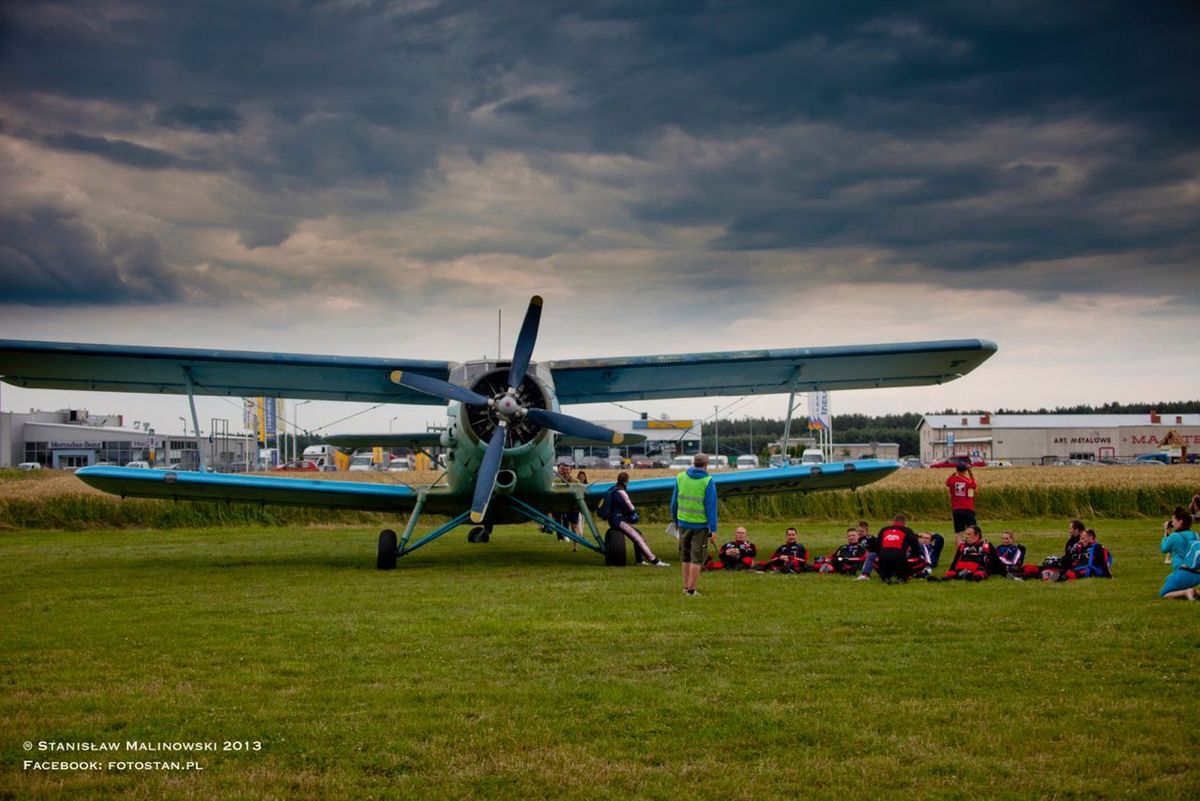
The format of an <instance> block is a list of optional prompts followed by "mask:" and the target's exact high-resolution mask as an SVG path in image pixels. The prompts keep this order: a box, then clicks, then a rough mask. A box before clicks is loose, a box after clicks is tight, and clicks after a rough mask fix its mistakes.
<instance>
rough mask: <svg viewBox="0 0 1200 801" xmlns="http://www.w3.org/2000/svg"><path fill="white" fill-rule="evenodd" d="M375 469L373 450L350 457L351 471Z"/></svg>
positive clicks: (362, 471)
mask: <svg viewBox="0 0 1200 801" xmlns="http://www.w3.org/2000/svg"><path fill="white" fill-rule="evenodd" d="M306 450H307V449H306ZM374 469H375V454H373V453H372V452H371V451H367V452H366V453H356V454H354V455H353V456H351V457H350V472H351V473H365V472H367V471H368V470H374Z"/></svg>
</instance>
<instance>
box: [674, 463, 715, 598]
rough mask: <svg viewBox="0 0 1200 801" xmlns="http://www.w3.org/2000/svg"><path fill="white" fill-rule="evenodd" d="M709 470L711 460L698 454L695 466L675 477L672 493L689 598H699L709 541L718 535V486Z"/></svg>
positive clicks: (686, 590)
mask: <svg viewBox="0 0 1200 801" xmlns="http://www.w3.org/2000/svg"><path fill="white" fill-rule="evenodd" d="M707 467H708V457H707V456H705V455H704V454H702V453H698V454H696V456H695V458H694V459H692V466H691V467H689V468H688V469H687V470H686V471H685V472H682V473H680V474H679V475H678V476H676V477H675V489H674V491H673V492H672V493H671V519H672V520H673V521H674V522H675V527H676V528H677V529H678V530H679V558H680V560H681V561H682V562H683V594H684V595H688V596H692V595H696V579H698V578H699V577H700V568H701V566H703V564H704V556H705V552H706V551H707V549H708V541H709V539H710V538H712V537H714V536H715V535H716V533H717V487H716V485H715V484H713V479H712V476H710V475H709V474H708V471H707V470H706V469H705V468H707Z"/></svg>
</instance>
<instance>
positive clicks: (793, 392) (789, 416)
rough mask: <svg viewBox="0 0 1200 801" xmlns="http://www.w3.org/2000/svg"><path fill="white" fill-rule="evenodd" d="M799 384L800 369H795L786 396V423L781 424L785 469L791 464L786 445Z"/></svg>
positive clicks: (789, 437)
mask: <svg viewBox="0 0 1200 801" xmlns="http://www.w3.org/2000/svg"><path fill="white" fill-rule="evenodd" d="M799 383H800V368H799V367H797V368H796V377H795V378H793V379H792V389H791V393H790V394H789V395H788V412H787V422H785V423H784V424H783V465H784V467H787V466H788V465H789V464H791V454H789V453H788V444H789V442H790V440H791V435H792V414H793V412H794V410H795V408H796V387H797V385H799Z"/></svg>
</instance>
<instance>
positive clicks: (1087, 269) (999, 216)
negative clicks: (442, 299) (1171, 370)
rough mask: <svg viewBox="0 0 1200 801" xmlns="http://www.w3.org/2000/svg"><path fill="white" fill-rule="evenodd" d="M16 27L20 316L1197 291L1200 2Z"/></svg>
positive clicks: (129, 18) (136, 11)
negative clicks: (87, 311)
mask: <svg viewBox="0 0 1200 801" xmlns="http://www.w3.org/2000/svg"><path fill="white" fill-rule="evenodd" d="M0 14H2V15H3V18H2V22H0V118H2V122H3V128H0V142H7V143H9V145H10V146H7V147H5V149H4V150H3V151H0V158H2V159H4V160H5V161H6V162H7V163H6V164H5V165H4V168H5V174H6V175H11V176H13V182H12V183H11V184H10V186H11V197H10V198H9V213H8V214H7V215H6V217H5V221H4V234H5V239H4V242H3V245H4V248H5V249H4V254H5V255H4V261H3V262H2V264H3V270H4V271H5V277H6V279H11V280H9V281H7V282H6V286H5V289H4V290H2V291H0V303H4V302H7V303H29V302H35V303H38V304H44V305H55V304H61V305H76V304H80V303H94V304H114V305H119V304H123V303H129V302H136V303H168V304H169V303H178V302H184V301H189V302H196V301H197V299H202V300H203V302H220V298H221V297H228V298H239V297H244V296H246V295H248V294H254V293H259V292H262V293H268V294H270V295H271V296H273V297H280V298H287V297H289V296H296V297H299V296H302V295H304V294H305V293H309V292H312V291H313V288H314V287H317V286H323V285H326V283H327V282H328V281H330V277H331V276H342V277H347V281H346V282H345V283H344V284H343V285H341V286H340V289H339V291H342V292H345V293H350V294H355V293H358V294H359V296H360V297H361V298H362V299H363V300H369V299H374V300H394V299H397V298H401V297H404V298H410V299H411V298H412V297H414V296H421V295H422V294H423V293H432V292H435V291H448V290H447V289H446V287H447V286H459V285H463V284H466V285H469V286H472V287H481V286H486V285H487V284H488V283H489V282H494V283H496V284H497V285H498V286H499V285H501V284H503V289H502V291H508V290H510V289H512V288H513V286H514V285H520V286H521V287H522V288H523V287H524V284H525V282H526V280H528V281H530V282H535V281H541V282H544V283H547V284H558V285H561V286H563V287H564V288H570V289H571V290H572V291H578V292H584V291H590V290H591V288H592V287H593V286H594V285H595V284H597V283H601V284H603V282H604V281H607V282H609V283H620V282H622V281H625V280H634V279H635V278H636V279H637V280H645V275H646V273H647V270H652V271H657V272H659V273H660V276H659V279H658V280H657V281H656V282H652V284H654V285H659V282H661V287H662V289H661V294H659V293H658V292H656V291H654V290H651V291H650V292H648V293H647V294H646V295H645V299H646V302H648V303H649V302H655V303H657V302H659V300H660V299H661V298H665V297H668V296H669V295H670V293H671V291H673V290H672V287H673V286H676V285H677V281H679V280H688V281H689V282H690V285H691V286H693V287H694V288H695V291H696V292H697V293H700V294H706V295H709V296H712V297H714V298H720V297H721V296H722V294H723V293H725V292H726V291H727V289H728V288H729V287H730V286H733V285H740V286H742V287H745V288H747V293H748V296H749V298H750V299H751V300H755V299H762V298H767V299H769V298H771V297H772V296H773V295H774V294H775V293H776V291H777V289H778V288H779V287H780V286H783V285H785V284H787V283H788V282H792V281H795V280H796V279H797V278H798V277H799V278H801V279H803V280H804V281H806V282H808V283H809V284H811V285H814V286H816V285H821V284H831V283H842V282H847V281H860V282H870V281H895V280H903V281H904V282H907V283H911V284H928V285H930V286H936V287H951V288H961V289H1003V290H1012V291H1016V292H1025V293H1026V294H1027V295H1028V296H1029V297H1030V298H1031V299H1035V300H1036V299H1043V300H1045V299H1053V298H1055V297H1057V296H1059V295H1060V294H1061V293H1071V292H1076V291H1081V290H1085V291H1090V292H1096V291H1100V292H1113V293H1121V294H1126V293H1135V294H1136V293H1142V292H1145V293H1147V294H1150V293H1156V294H1157V293H1161V291H1162V288H1161V283H1162V282H1170V283H1174V284H1178V286H1177V287H1176V288H1175V290H1176V291H1177V292H1179V293H1182V294H1183V295H1184V296H1185V297H1188V298H1191V299H1192V300H1195V299H1197V298H1198V297H1200V295H1198V294H1197V293H1198V290H1197V289H1195V288H1194V284H1195V282H1194V281H1184V280H1183V279H1184V278H1186V277H1188V276H1190V275H1194V274H1195V272H1196V268H1197V266H1198V265H1200V261H1198V256H1200V199H1198V196H1197V191H1196V186H1197V183H1198V181H1200V176H1198V175H1197V172H1198V168H1197V165H1198V164H1200V104H1196V103H1194V102H1185V101H1184V98H1190V97H1192V96H1194V94H1195V90H1196V88H1197V86H1198V85H1200V24H1198V23H1200V15H1198V14H1197V12H1196V10H1195V7H1194V6H1193V5H1190V4H1186V3H1171V2H1163V3H1157V4H1149V5H1145V4H1144V5H1143V6H1139V8H1138V9H1137V12H1136V14H1134V13H1132V12H1130V11H1129V8H1128V6H1127V5H1126V4H1121V3H1116V2H1109V3H1105V2H1100V3H1091V4H1088V5H1087V7H1086V8H1085V7H1077V6H1071V5H1069V4H1067V5H1062V4H1059V5H1049V6H1047V5H1046V4H1043V3H1032V2H1020V1H1019V0H1013V1H1012V2H1006V3H994V4H989V5H987V6H986V7H979V6H978V5H977V4H965V3H946V2H938V3H924V4H911V5H909V6H907V7H905V8H904V9H901V10H896V8H895V7H894V5H893V4H878V5H877V6H872V5H871V4H842V3H824V4H803V5H800V4H795V5H794V6H787V5H784V6H778V5H771V4H764V5H761V6H752V7H750V8H742V7H733V6H728V7H725V6H705V5H697V4H681V3H673V2H658V3H656V2H647V3H628V2H609V3H589V4H585V5H583V6H581V5H580V4H577V3H545V2H528V3H501V4H482V3H466V2H436V1H435V0H409V1H408V2H349V1H348V0H347V1H346V2H337V1H335V0H329V1H328V2H314V3H286V4H282V5H281V4H278V3H265V2H242V1H240V0H239V1H237V2H234V1H233V0H228V1H227V2H215V3H183V4H170V5H166V6H164V5H163V4H160V3H150V2H128V1H127V0H122V1H121V2H115V0H113V1H112V2H108V1H107V0H93V1H92V2H88V3H48V4H36V5H18V4H6V5H5V6H4V8H3V11H0ZM64 186H69V187H71V189H70V192H69V194H70V195H71V197H70V199H66V198H64V195H63V190H62V187H64ZM79 196H82V197H83V198H84V199H83V200H82V201H81V200H80V198H79ZM113 209H119V210H121V211H122V212H123V215H119V214H115V213H114V212H113ZM838 254H842V255H841V257H840V258H839V256H838ZM593 265H603V270H604V279H603V281H600V282H598V281H597V280H596V279H595V278H594V276H593V275H592V271H593V269H594V268H593ZM197 269H202V270H203V271H204V275H205V276H206V278H205V280H209V281H212V280H216V281H219V283H220V285H221V286H222V287H223V290H222V291H220V292H218V291H214V290H212V288H211V287H209V288H208V289H204V288H203V287H201V286H200V285H199V284H198V283H197V281H198V279H193V278H191V277H189V276H191V275H192V274H193V271H195V270H197ZM431 273H436V274H437V276H436V279H435V278H433V277H432V276H431V275H430V274H431ZM1135 274H1140V275H1141V276H1143V279H1142V280H1139V279H1137V278H1135V277H1133V276H1134V275H1135ZM214 276H216V277H217V278H214ZM697 276H701V277H702V278H703V281H696V280H694V279H695V278H696V277H697ZM1146 276H1151V277H1153V278H1154V280H1152V281H1146V280H1144V278H1145V277H1146Z"/></svg>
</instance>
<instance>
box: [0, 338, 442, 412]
mask: <svg viewBox="0 0 1200 801" xmlns="http://www.w3.org/2000/svg"><path fill="white" fill-rule="evenodd" d="M393 370H402V371H405V372H412V373H420V374H422V375H426V376H430V377H432V378H438V379H441V380H443V381H445V380H447V379H448V378H449V375H450V363H449V362H435V361H421V360H415V359H367V358H352V357H349V356H307V355H302V354H295V353H255V352H249V351H232V350H199V349H193V348H150V347H138V346H133V345H89V344H77V343H71V342H25V341H18V340H0V375H2V376H4V381H6V382H8V383H9V384H14V385H16V386H19V387H30V388H35V389H76V390H94V391H97V392H146V393H150V394H175V395H186V394H187V392H188V384H189V381H190V382H191V385H192V386H193V387H194V388H195V394H197V395H228V396H231V397H269V398H276V397H279V398H312V399H314V400H335V401H364V402H369V403H382V402H387V403H409V404H422V405H428V406H442V405H445V401H444V400H442V399H441V398H436V397H434V396H432V395H427V394H425V393H424V392H417V391H416V390H413V389H409V388H407V387H403V386H400V385H398V384H395V383H393V382H392V380H391V378H390V375H391V373H392V371H393Z"/></svg>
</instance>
